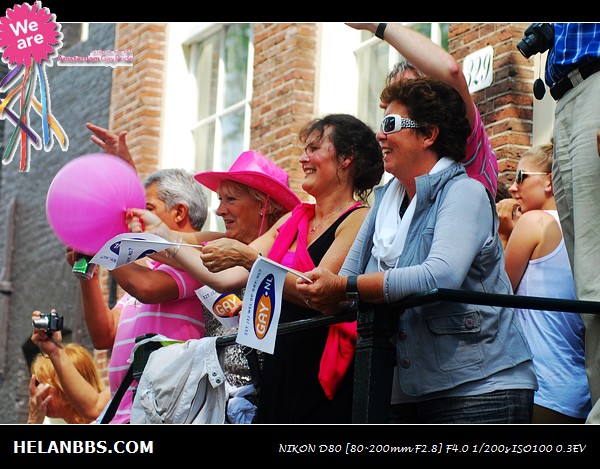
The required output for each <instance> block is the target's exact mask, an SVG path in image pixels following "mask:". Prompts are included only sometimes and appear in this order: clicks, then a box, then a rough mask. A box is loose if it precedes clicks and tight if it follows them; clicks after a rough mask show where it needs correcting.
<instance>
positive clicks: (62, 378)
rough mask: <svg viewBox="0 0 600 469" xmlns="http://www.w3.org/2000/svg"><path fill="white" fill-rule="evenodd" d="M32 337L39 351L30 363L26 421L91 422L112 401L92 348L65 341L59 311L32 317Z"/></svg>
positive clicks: (35, 312)
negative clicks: (100, 374)
mask: <svg viewBox="0 0 600 469" xmlns="http://www.w3.org/2000/svg"><path fill="white" fill-rule="evenodd" d="M31 321H32V325H33V333H32V335H31V341H32V342H33V343H34V344H35V345H37V346H38V347H39V349H40V353H39V354H38V355H37V356H36V357H35V358H34V360H33V362H32V364H31V380H30V381H29V416H28V418H27V423H34V424H37V423H44V422H45V421H46V418H60V419H62V420H64V421H65V422H66V423H91V422H93V421H94V420H95V419H96V418H97V417H98V416H99V415H100V413H101V412H102V410H103V409H104V407H105V406H106V405H107V404H108V402H109V401H110V392H109V390H108V389H105V388H104V386H103V385H102V381H101V380H100V376H99V374H98V369H97V368H96V364H95V363H94V359H93V358H92V355H91V354H90V352H89V351H88V350H87V349H86V348H85V347H84V346H83V345H80V344H76V343H71V344H62V335H61V329H62V316H58V315H57V314H56V312H54V311H52V312H50V313H46V314H42V313H41V312H40V311H34V312H33V314H32V317H31Z"/></svg>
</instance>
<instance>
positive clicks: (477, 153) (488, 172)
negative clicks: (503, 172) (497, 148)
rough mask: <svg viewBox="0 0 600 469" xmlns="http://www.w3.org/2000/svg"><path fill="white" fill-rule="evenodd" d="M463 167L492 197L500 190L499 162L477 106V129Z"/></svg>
mask: <svg viewBox="0 0 600 469" xmlns="http://www.w3.org/2000/svg"><path fill="white" fill-rule="evenodd" d="M463 165H464V167H465V170H466V171H467V174H468V175H469V177H472V178H473V179H477V180H478V181H479V182H481V183H482V184H483V185H484V186H485V187H486V188H487V190H489V191H490V192H491V193H492V195H493V196H494V197H495V196H496V189H498V160H497V159H496V155H495V154H494V151H493V150H492V144H491V143H490V140H489V138H488V136H487V133H486V132H485V128H484V127H483V121H482V120H481V115H480V114H479V110H478V109H477V106H475V127H473V130H472V131H471V135H470V136H469V139H468V140H467V150H466V157H465V159H464V160H463Z"/></svg>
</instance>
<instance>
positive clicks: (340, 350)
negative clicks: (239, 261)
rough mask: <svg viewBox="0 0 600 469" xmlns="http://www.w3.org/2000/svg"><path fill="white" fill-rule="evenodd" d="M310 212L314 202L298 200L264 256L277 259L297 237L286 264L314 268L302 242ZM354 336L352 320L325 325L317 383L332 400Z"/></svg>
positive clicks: (347, 363)
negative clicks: (325, 337) (326, 329)
mask: <svg viewBox="0 0 600 469" xmlns="http://www.w3.org/2000/svg"><path fill="white" fill-rule="evenodd" d="M359 205H361V204H360V202H357V203H356V204H354V205H353V206H352V207H350V208H349V209H348V210H352V209H353V208H354V207H356V206H359ZM348 210H346V211H345V212H344V213H346V212H347V211H348ZM314 213H315V206H314V204H307V203H302V204H300V205H297V206H296V207H295V208H294V210H293V211H292V215H291V217H290V218H289V219H288V221H286V222H285V223H284V224H283V225H282V226H281V228H279V234H278V235H277V238H276V239H275V242H274V243H273V247H272V248H271V250H270V251H269V254H268V256H267V257H269V259H272V260H274V261H276V262H280V261H281V260H282V259H283V257H284V256H285V255H286V254H287V252H288V251H289V248H290V246H291V245H292V243H293V242H294V240H295V239H296V237H297V238H298V240H297V246H296V253H295V256H294V261H293V265H290V266H288V267H291V268H293V269H296V270H299V271H300V272H307V271H309V270H312V269H314V268H315V264H314V263H313V261H312V259H311V257H310V254H309V253H308V249H307V241H306V239H307V236H308V225H309V222H310V220H311V219H312V218H313V216H314ZM340 216H341V215H340ZM356 339H357V333H356V321H352V322H342V323H338V324H332V325H331V326H329V333H328V336H327V342H326V343H325V349H324V350H323V355H322V356H321V363H320V367H319V382H320V383H321V386H322V387H323V390H324V391H325V394H326V395H327V397H328V398H329V399H333V397H334V396H335V393H336V391H337V389H338V387H339V385H340V383H341V381H342V379H343V378H344V376H345V375H346V372H347V371H348V368H349V367H350V364H351V363H352V359H353V358H354V349H355V347H356Z"/></svg>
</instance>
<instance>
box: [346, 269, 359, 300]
mask: <svg viewBox="0 0 600 469" xmlns="http://www.w3.org/2000/svg"><path fill="white" fill-rule="evenodd" d="M346 299H348V300H350V301H358V300H360V297H359V295H358V280H357V278H356V275H350V276H349V277H348V279H347V280H346Z"/></svg>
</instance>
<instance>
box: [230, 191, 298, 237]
mask: <svg viewBox="0 0 600 469" xmlns="http://www.w3.org/2000/svg"><path fill="white" fill-rule="evenodd" d="M220 187H221V188H234V189H237V190H239V191H242V192H246V193H247V194H248V195H249V196H250V197H251V198H253V199H254V200H256V201H258V202H260V203H261V204H262V206H263V210H266V214H265V217H266V222H267V223H266V226H265V227H264V229H263V233H264V232H265V231H267V230H268V229H269V228H271V227H272V226H273V225H274V224H275V223H276V222H277V220H279V219H280V218H281V217H282V216H283V215H285V214H286V213H288V211H289V210H287V209H286V208H285V207H284V206H283V205H281V203H279V202H277V201H276V200H275V199H273V198H272V197H269V198H268V201H267V197H268V196H267V194H265V193H264V192H262V191H259V190H258V189H255V188H254V187H251V186H248V185H247V184H243V183H241V182H237V181H231V180H230V179H224V180H223V181H221V185H220Z"/></svg>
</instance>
